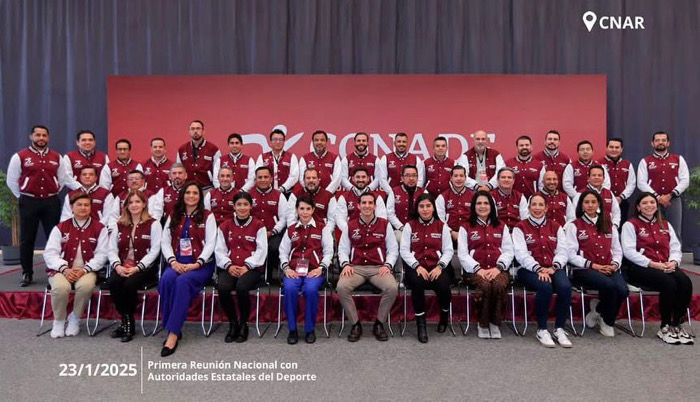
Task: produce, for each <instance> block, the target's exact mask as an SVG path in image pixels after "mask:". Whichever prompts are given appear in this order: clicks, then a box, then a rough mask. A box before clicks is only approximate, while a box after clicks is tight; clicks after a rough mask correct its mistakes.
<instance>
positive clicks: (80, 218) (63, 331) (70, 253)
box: [44, 193, 109, 338]
mask: <svg viewBox="0 0 700 402" xmlns="http://www.w3.org/2000/svg"><path fill="white" fill-rule="evenodd" d="M70 203H71V208H72V209H73V219H70V220H67V221H63V222H61V223H59V224H58V225H56V226H55V227H54V228H53V229H51V234H50V235H49V239H48V240H47V242H46V248H45V249H44V261H45V262H46V274H47V275H48V277H49V285H51V308H52V310H53V317H54V318H53V328H52V329H51V337H52V338H62V337H63V336H75V335H78V334H79V333H80V317H82V316H83V312H84V311H85V305H86V304H87V302H88V301H89V300H90V298H91V297H92V291H93V289H94V288H95V282H96V280H97V275H96V274H95V273H96V272H97V271H99V270H101V269H102V268H103V266H104V264H105V261H106V259H107V258H106V257H107V246H108V244H107V243H108V242H109V236H108V234H107V229H106V228H105V227H104V226H103V225H102V224H101V223H100V222H98V221H96V220H94V219H92V218H91V217H90V196H89V195H87V194H85V193H77V194H75V195H73V198H71V199H70ZM71 287H72V288H74V289H75V297H74V299H73V312H72V313H71V314H70V315H69V316H68V325H67V326H66V309H67V308H68V298H69V296H70V291H71Z"/></svg>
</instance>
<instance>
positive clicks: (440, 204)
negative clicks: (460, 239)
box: [435, 194, 448, 224]
mask: <svg viewBox="0 0 700 402" xmlns="http://www.w3.org/2000/svg"><path fill="white" fill-rule="evenodd" d="M435 209H436V210H437V214H438V218H440V220H441V221H443V222H444V223H445V224H447V218H448V216H447V212H446V211H445V197H443V196H442V194H440V195H438V197H437V199H436V200H435Z"/></svg>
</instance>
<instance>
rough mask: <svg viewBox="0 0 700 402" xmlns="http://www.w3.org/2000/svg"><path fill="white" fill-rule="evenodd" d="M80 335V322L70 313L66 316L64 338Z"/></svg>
mask: <svg viewBox="0 0 700 402" xmlns="http://www.w3.org/2000/svg"><path fill="white" fill-rule="evenodd" d="M79 333H80V320H79V319H78V317H76V316H75V314H73V313H70V315H69V316H68V326H67V327H66V336H76V335H78V334H79Z"/></svg>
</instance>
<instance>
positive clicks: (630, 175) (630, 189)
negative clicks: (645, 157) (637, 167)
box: [620, 163, 637, 200]
mask: <svg viewBox="0 0 700 402" xmlns="http://www.w3.org/2000/svg"><path fill="white" fill-rule="evenodd" d="M636 185H637V175H635V174H634V166H633V165H632V163H630V169H629V171H628V172H627V183H626V184H625V189H624V190H622V193H621V194H620V197H622V199H623V200H626V199H628V198H630V197H631V196H632V194H633V193H634V188H635V187H636Z"/></svg>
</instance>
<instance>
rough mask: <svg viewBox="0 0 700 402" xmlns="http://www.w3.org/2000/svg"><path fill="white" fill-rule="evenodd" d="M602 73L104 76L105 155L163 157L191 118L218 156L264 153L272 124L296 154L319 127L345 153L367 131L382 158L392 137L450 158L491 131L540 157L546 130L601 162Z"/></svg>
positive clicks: (504, 144)
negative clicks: (157, 144) (230, 141)
mask: <svg viewBox="0 0 700 402" xmlns="http://www.w3.org/2000/svg"><path fill="white" fill-rule="evenodd" d="M605 86H606V81H605V76H602V75H225V76H133V77H126V76H112V77H109V79H108V81H107V87H108V119H109V132H108V138H109V143H110V146H109V148H110V155H111V156H112V157H113V156H114V146H113V144H114V142H115V141H116V140H117V139H119V138H128V139H129V140H130V141H131V142H132V144H133V153H132V156H133V157H134V158H136V159H138V160H144V159H146V158H147V157H148V156H149V150H148V144H149V140H150V139H151V138H153V137H163V138H165V139H166V141H167V144H168V155H169V156H170V157H173V156H174V155H175V152H176V149H177V147H178V146H179V145H181V144H182V143H184V142H185V141H188V140H189V134H188V130H187V129H188V126H189V123H190V121H191V120H194V119H199V120H203V121H204V123H205V125H206V126H205V130H206V138H207V139H208V140H209V141H212V142H214V143H215V144H216V145H218V146H219V147H220V148H221V149H222V153H224V152H226V137H227V136H228V134H230V133H232V132H238V133H240V134H242V135H244V143H246V144H248V145H246V147H245V152H246V153H248V154H250V155H258V154H259V153H260V152H261V150H268V149H269V148H268V146H267V143H266V142H265V141H266V138H267V135H268V134H269V132H270V131H271V129H272V128H273V127H274V126H275V125H277V124H284V125H285V126H286V127H287V128H288V133H287V145H288V148H291V150H292V152H294V153H296V154H297V155H301V154H303V153H305V152H307V151H308V150H309V149H310V141H311V134H312V133H313V131H315V130H317V129H323V130H326V131H327V132H328V133H329V135H330V137H331V143H332V145H331V146H330V148H331V149H333V150H335V151H338V150H339V149H340V154H341V155H345V153H346V150H348V149H350V150H351V149H352V141H348V140H349V139H350V138H351V137H352V134H354V133H355V132H357V131H365V132H368V133H370V134H371V137H372V141H371V142H372V144H371V146H370V149H371V150H372V151H373V152H375V153H377V154H379V155H383V154H385V153H387V152H390V150H391V136H392V135H393V134H395V133H397V132H401V131H403V132H406V133H408V134H409V135H412V136H413V142H412V144H411V151H412V152H413V153H416V154H419V155H423V156H427V155H428V154H429V153H430V150H431V144H432V140H433V138H435V137H436V136H438V135H444V136H447V137H448V138H449V146H450V155H451V156H452V157H456V156H458V155H459V154H460V153H461V152H464V151H466V149H467V147H468V146H471V137H470V134H472V133H474V132H475V131H477V130H479V129H483V130H485V131H486V132H487V133H489V134H491V137H492V140H493V142H494V145H493V147H495V148H497V149H499V150H500V151H501V152H503V153H504V154H505V157H506V158H507V157H510V156H513V155H515V139H516V138H517V137H518V136H520V135H523V134H527V135H530V137H532V138H533V146H534V148H535V150H536V151H539V150H540V149H541V148H542V146H543V140H544V135H545V133H546V132H547V131H548V130H550V129H556V130H558V131H559V132H560V133H562V147H563V150H564V152H566V153H568V154H569V156H572V157H575V147H576V143H577V142H578V141H581V140H583V139H588V140H590V141H591V142H593V144H594V149H595V150H596V155H597V156H602V155H603V147H604V145H605V134H606V132H605V130H606V95H605Z"/></svg>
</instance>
